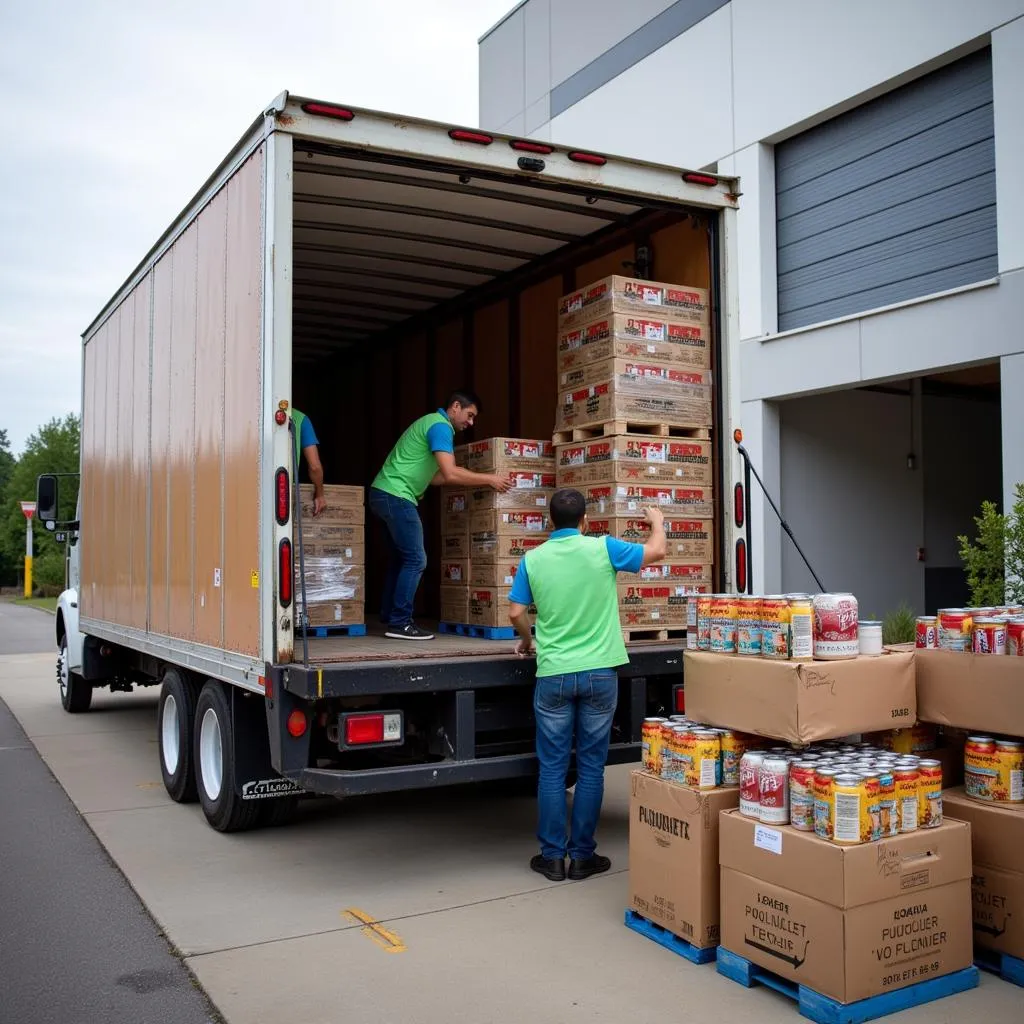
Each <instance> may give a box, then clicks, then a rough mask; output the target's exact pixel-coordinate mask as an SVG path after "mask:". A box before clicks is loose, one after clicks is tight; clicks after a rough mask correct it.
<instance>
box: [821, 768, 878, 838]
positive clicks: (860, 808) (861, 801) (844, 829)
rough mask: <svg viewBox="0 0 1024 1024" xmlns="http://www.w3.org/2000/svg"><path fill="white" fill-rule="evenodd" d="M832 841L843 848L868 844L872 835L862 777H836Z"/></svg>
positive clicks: (847, 775)
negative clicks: (868, 838)
mask: <svg viewBox="0 0 1024 1024" xmlns="http://www.w3.org/2000/svg"><path fill="white" fill-rule="evenodd" d="M832 807H833V810H832V837H831V838H832V841H833V842H834V843H839V844H841V845H843V846H856V845H857V844H858V843H863V842H867V841H868V840H867V839H866V838H865V832H866V833H867V836H868V837H870V835H871V823H870V818H869V817H868V795H867V788H866V786H865V785H864V779H863V777H862V776H860V775H855V774H852V773H844V774H842V775H837V776H836V777H835V783H834V786H833V790H832Z"/></svg>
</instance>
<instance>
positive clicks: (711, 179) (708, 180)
mask: <svg viewBox="0 0 1024 1024" xmlns="http://www.w3.org/2000/svg"><path fill="white" fill-rule="evenodd" d="M683 181H688V182H689V183H690V184H691V185H708V186H710V185H717V184H718V179H717V178H716V177H715V176H714V175H713V174H697V173H695V172H693V171H689V172H687V173H686V174H684V175H683Z"/></svg>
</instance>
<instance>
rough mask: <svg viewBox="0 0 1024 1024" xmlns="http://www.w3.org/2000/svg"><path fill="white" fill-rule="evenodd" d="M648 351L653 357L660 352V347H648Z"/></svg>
mask: <svg viewBox="0 0 1024 1024" xmlns="http://www.w3.org/2000/svg"><path fill="white" fill-rule="evenodd" d="M647 351H648V352H650V353H651V355H653V354H654V353H655V352H657V351H658V346H657V345H648V346H647Z"/></svg>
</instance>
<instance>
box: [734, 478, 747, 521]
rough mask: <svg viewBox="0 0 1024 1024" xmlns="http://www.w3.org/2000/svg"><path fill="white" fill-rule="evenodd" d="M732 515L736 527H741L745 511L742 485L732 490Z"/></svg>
mask: <svg viewBox="0 0 1024 1024" xmlns="http://www.w3.org/2000/svg"><path fill="white" fill-rule="evenodd" d="M732 498H733V513H734V515H735V516H736V525H737V526H742V525H743V516H744V513H745V511H746V503H745V502H744V500H743V484H737V485H736V486H735V487H734V488H733V492H732Z"/></svg>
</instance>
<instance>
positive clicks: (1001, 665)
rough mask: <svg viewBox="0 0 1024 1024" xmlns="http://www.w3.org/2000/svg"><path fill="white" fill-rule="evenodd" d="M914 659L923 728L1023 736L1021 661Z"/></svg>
mask: <svg viewBox="0 0 1024 1024" xmlns="http://www.w3.org/2000/svg"><path fill="white" fill-rule="evenodd" d="M914 658H915V670H916V673H917V715H918V718H920V719H921V721H922V722H937V723H938V724H939V725H953V726H956V727H958V728H960V729H974V730H983V731H985V732H998V733H1000V734H1003V735H1007V736H1024V697H1022V695H1024V658H1011V657H1010V656H1009V655H1003V656H1000V655H994V654H958V653H957V652H955V651H915V652H914Z"/></svg>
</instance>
